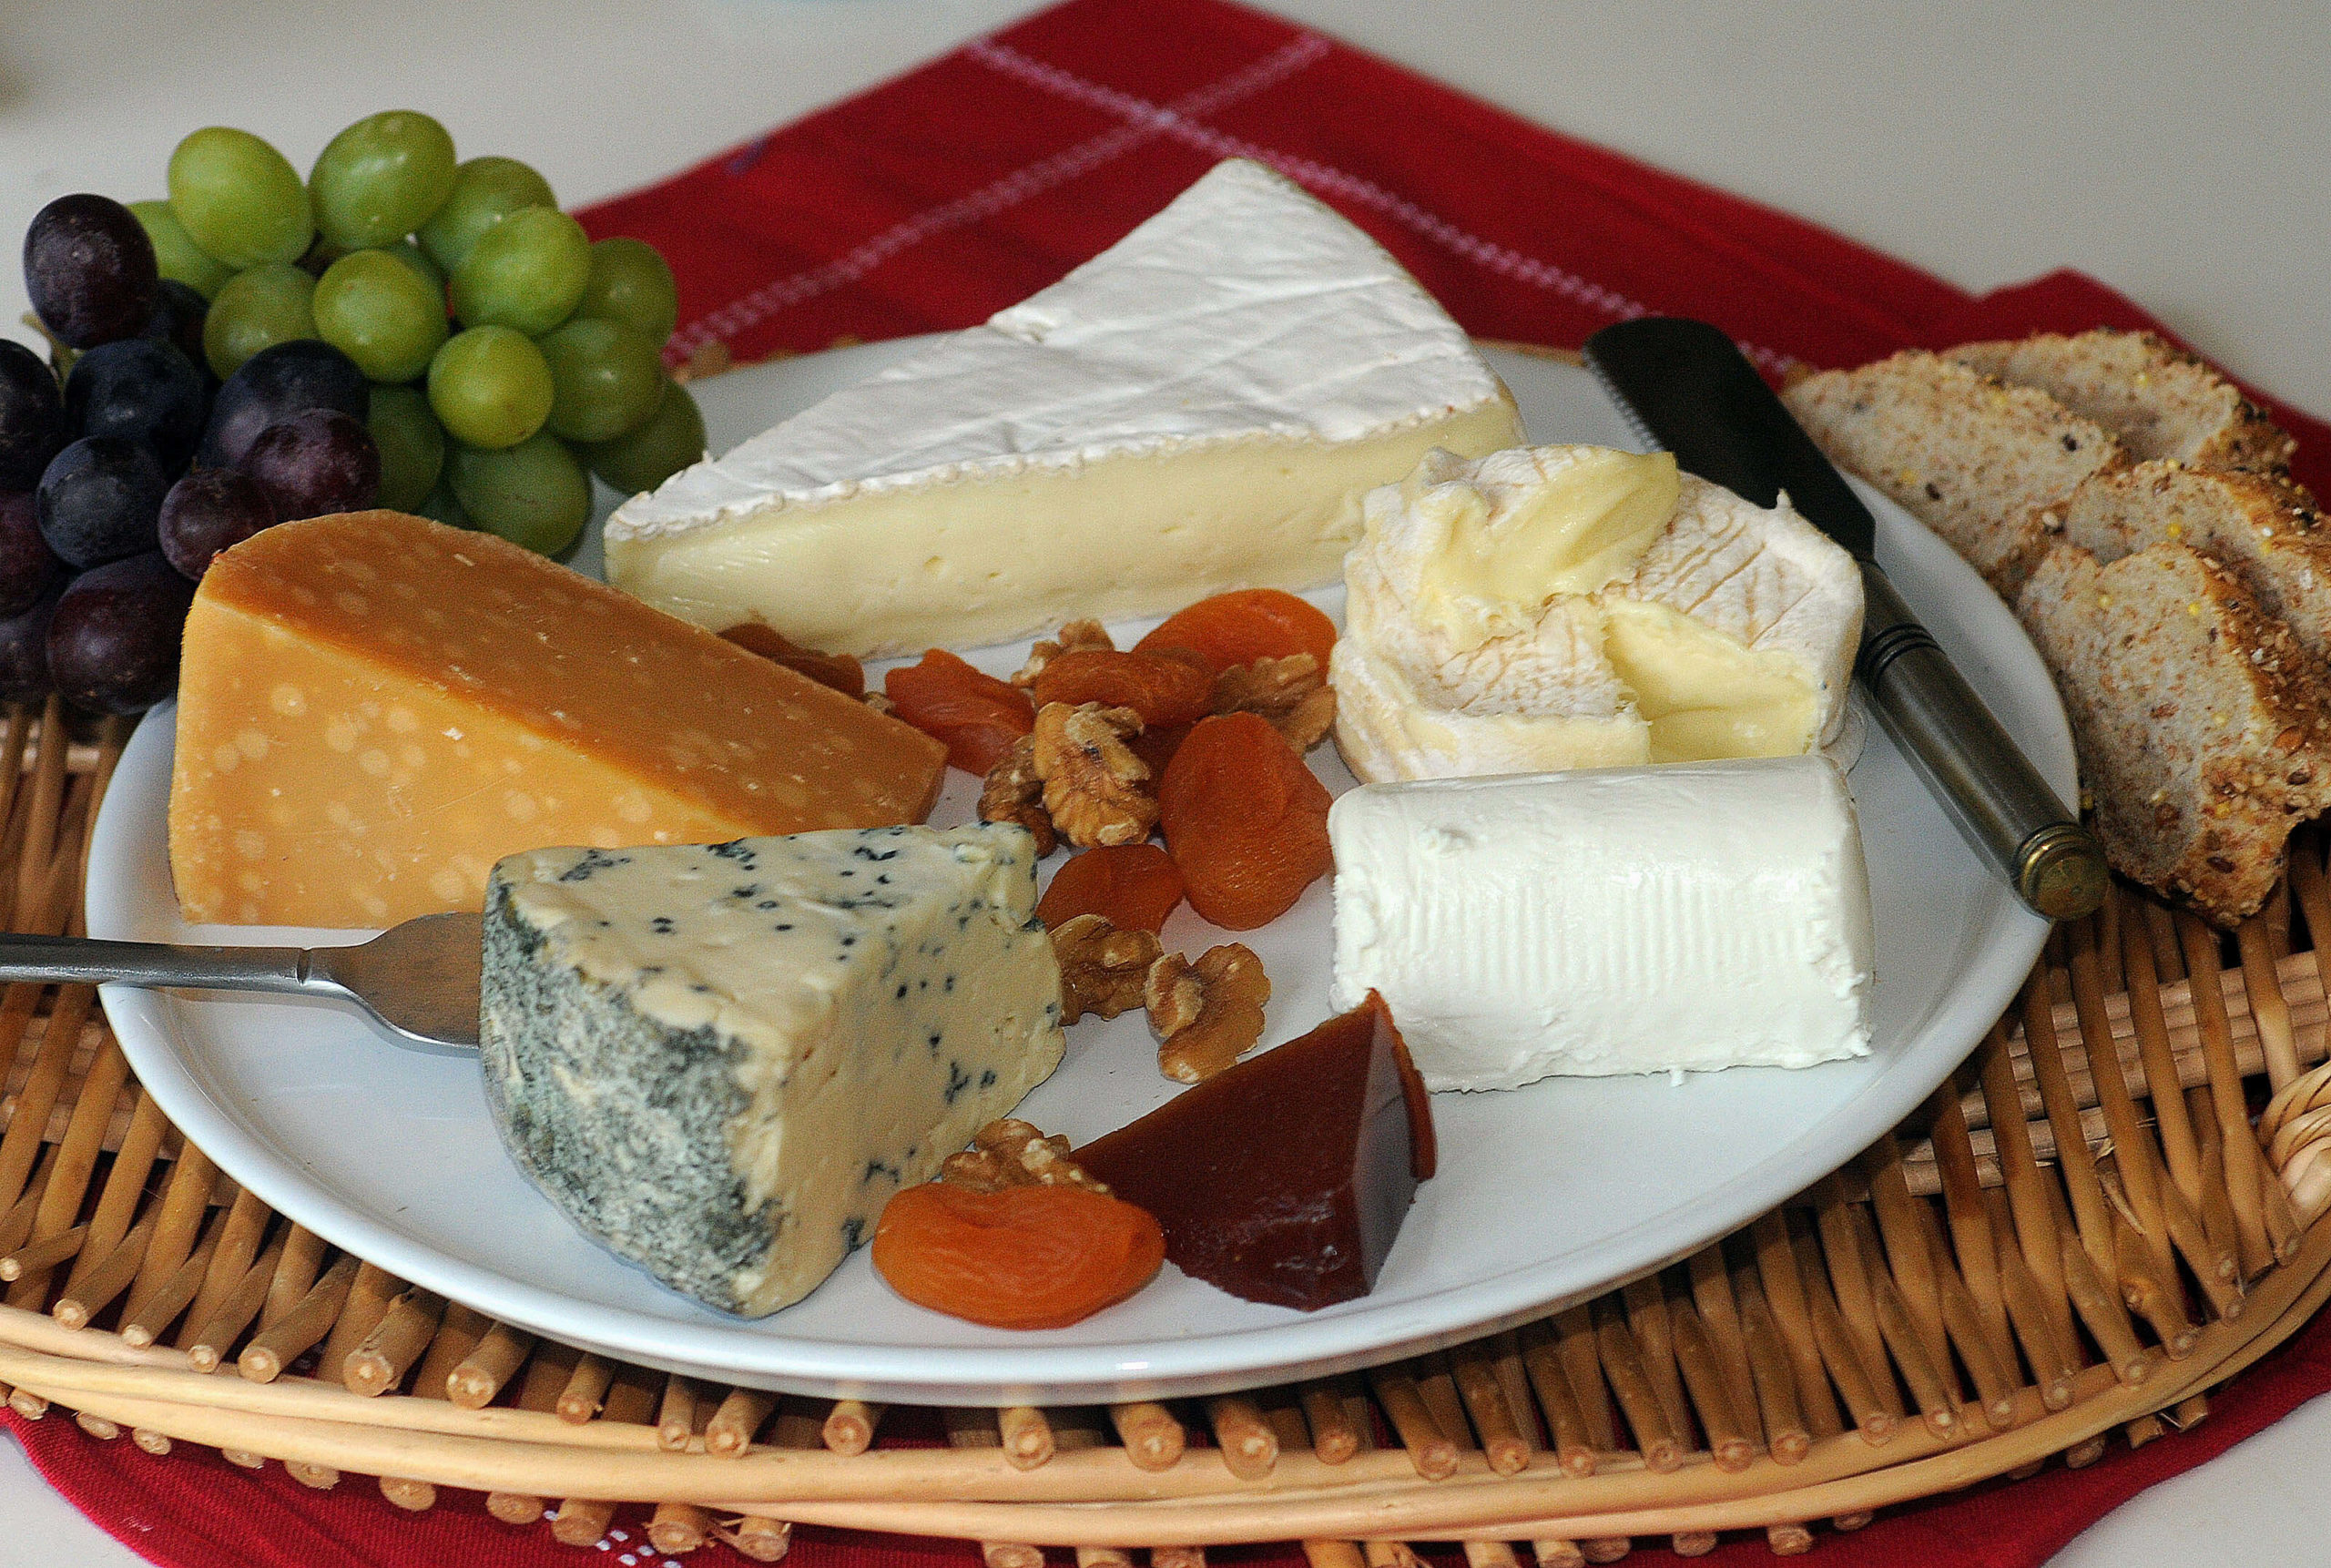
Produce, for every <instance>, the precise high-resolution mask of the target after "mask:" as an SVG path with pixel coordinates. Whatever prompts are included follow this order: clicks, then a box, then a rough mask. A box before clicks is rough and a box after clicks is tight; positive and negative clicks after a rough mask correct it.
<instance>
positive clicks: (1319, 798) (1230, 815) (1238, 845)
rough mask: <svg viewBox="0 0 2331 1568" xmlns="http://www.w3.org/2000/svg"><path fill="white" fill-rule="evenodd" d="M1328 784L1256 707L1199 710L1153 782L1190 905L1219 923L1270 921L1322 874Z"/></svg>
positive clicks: (1329, 861) (1246, 927)
mask: <svg viewBox="0 0 2331 1568" xmlns="http://www.w3.org/2000/svg"><path fill="white" fill-rule="evenodd" d="M1328 804H1329V800H1328V787H1327V786H1326V785H1324V784H1322V783H1320V782H1319V780H1318V779H1317V778H1315V777H1314V776H1313V775H1312V772H1311V769H1308V768H1306V767H1305V766H1304V765H1303V759H1302V758H1300V757H1298V756H1297V755H1296V754H1295V748H1293V747H1291V746H1289V745H1288V743H1287V740H1286V738H1284V737H1283V736H1281V735H1280V734H1279V732H1278V731H1277V729H1275V728H1272V727H1271V723H1270V721H1269V720H1268V719H1267V718H1263V717H1261V716H1260V715H1259V714H1253V713H1226V714H1220V715H1217V716H1216V717H1215V718H1202V719H1200V720H1198V722H1197V723H1196V725H1194V726H1193V727H1192V728H1191V729H1190V733H1189V736H1188V737H1187V738H1186V739H1185V740H1183V742H1182V744H1181V747H1180V748H1179V749H1178V750H1176V752H1175V753H1174V760H1173V762H1172V763H1171V764H1169V765H1168V766H1167V768H1166V769H1165V778H1164V779H1163V780H1161V781H1160V783H1159V786H1158V790H1157V805H1158V812H1159V819H1158V820H1159V821H1160V823H1161V824H1162V825H1163V826H1164V828H1165V848H1166V850H1167V852H1168V853H1170V854H1171V855H1172V856H1173V857H1174V864H1175V865H1176V867H1177V868H1179V869H1180V871H1181V873H1182V884H1183V889H1184V891H1186V893H1187V895H1188V897H1189V901H1190V907H1191V908H1192V909H1194V910H1196V911H1198V913H1200V914H1202V915H1204V916H1205V917H1206V919H1208V920H1210V921H1213V922H1214V923H1215V924H1216V925H1218V926H1221V927H1222V928H1223V929H1224V930H1226V931H1252V930H1254V929H1255V928H1256V927H1257V926H1259V925H1267V924H1268V923H1269V922H1270V921H1274V920H1277V918H1278V917H1279V916H1280V915H1282V914H1284V913H1286V912H1287V911H1288V909H1289V908H1290V907H1291V906H1292V905H1293V904H1294V902H1295V901H1296V900H1297V899H1298V898H1300V897H1301V896H1302V895H1303V890H1304V889H1305V888H1308V887H1309V886H1310V885H1311V884H1312V882H1313V881H1317V880H1318V878H1320V877H1322V876H1325V875H1326V874H1327V873H1328V871H1329V869H1330V868H1331V867H1332V866H1333V865H1334V863H1335V860H1334V856H1333V855H1332V853H1331V852H1330V851H1329V850H1328Z"/></svg>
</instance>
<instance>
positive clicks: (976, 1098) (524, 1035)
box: [479, 826, 1063, 1317]
mask: <svg viewBox="0 0 2331 1568" xmlns="http://www.w3.org/2000/svg"><path fill="white" fill-rule="evenodd" d="M1035 864H1036V850H1035V843H1034V841H1033V840H1032V839H1031V838H1030V837H1029V836H1028V834H1027V832H1026V831H1025V830H1023V829H1020V828H1017V827H1012V826H981V827H970V828H957V829H951V830H939V829H933V828H880V829H874V830H868V831H863V832H860V831H836V832H822V833H798V834H794V835H792V836H790V837H787V838H769V839H739V840H736V841H735V842H734V843H728V844H714V845H710V846H687V847H677V848H647V849H635V850H595V849H558V850H533V851H531V852H529V853H526V854H522V855H513V856H511V857H510V858H509V859H507V860H503V861H502V862H501V863H500V864H499V865H497V866H495V867H494V875H493V879H492V881H491V883H490V885H489V887H488V890H487V894H486V906H485V971H484V1004H483V1006H484V1010H483V1013H482V1016H481V1019H480V1030H479V1041H480V1044H481V1046H482V1048H483V1055H484V1070H485V1084H486V1094H487V1098H488V1100H489V1101H490V1102H491V1104H492V1105H493V1108H494V1118H495V1121H496V1123H497V1124H498V1125H500V1127H501V1129H502V1135H503V1141H504V1143H505V1144H507V1145H509V1148H510V1150H511V1153H512V1154H513V1155H514V1156H516V1158H517V1161H518V1163H519V1165H520V1166H523V1167H524V1169H525V1171H526V1173H527V1175H528V1176H530V1177H531V1178H533V1180H534V1183H535V1184H536V1185H537V1186H540V1187H541V1188H542V1189H543V1191H544V1192H545V1193H546V1194H547V1195H548V1196H550V1198H551V1199H552V1201H553V1202H555V1203H556V1204H557V1205H558V1207H560V1208H561V1209H563V1210H565V1213H566V1215H567V1217H569V1218H571V1219H573V1220H574V1221H575V1224H576V1225H578V1226H580V1227H582V1228H583V1229H584V1230H585V1231H587V1232H588V1233H589V1234H590V1235H592V1236H593V1237H596V1238H597V1239H598V1240H599V1241H601V1242H602V1243H604V1244H605V1245H606V1247H608V1248H610V1249H611V1250H613V1251H615V1252H616V1253H618V1254H620V1255H622V1256H623V1257H626V1258H628V1259H630V1260H631V1261H633V1262H635V1263H636V1264H638V1265H639V1266H640V1267H641V1268H646V1270H647V1271H648V1272H649V1273H651V1274H653V1275H655V1276H656V1278H658V1279H661V1280H662V1281H664V1282H665V1283H666V1284H667V1285H669V1286H670V1287H672V1288H674V1289H676V1290H678V1291H681V1292H683V1293H684V1294H686V1295H688V1296H692V1297H694V1298H696V1299H697V1300H699V1301H703V1302H705V1303H707V1305H710V1306H713V1307H718V1308H720V1309H721V1310H723V1311H727V1312H735V1313H738V1314H741V1315H744V1316H747V1317H758V1316H760V1315H762V1314H764V1313H769V1312H773V1311H775V1310H777V1309H778V1308H780V1307H783V1306H786V1305H787V1304H788V1303H789V1302H793V1301H798V1300H799V1299H800V1298H802V1297H803V1296H806V1295H808V1294H809V1292H810V1291H811V1290H813V1289H815V1288H817V1287H818V1285H819V1282H821V1281H822V1280H823V1279H824V1278H826V1276H827V1275H829V1274H830V1273H832V1272H833V1270H834V1268H835V1267H836V1266H837V1265H838V1264H840V1262H841V1260H842V1258H843V1257H845V1256H846V1255H847V1254H848V1253H849V1252H850V1248H852V1247H856V1246H857V1245H858V1244H859V1243H860V1242H861V1241H864V1240H866V1239H868V1238H869V1237H871V1236H872V1235H873V1231H874V1222H875V1219H876V1217H878V1216H880V1213H881V1212H882V1206H883V1204H884V1203H886V1202H888V1201H889V1199H890V1196H891V1194H892V1193H894V1192H897V1191H898V1190H899V1189H900V1188H901V1186H911V1185H912V1184H914V1183H917V1182H921V1181H925V1180H927V1179H929V1178H930V1177H931V1176H933V1175H934V1174H936V1173H937V1171H938V1169H939V1162H940V1161H941V1160H942V1159H943V1158H945V1157H946V1156H947V1155H948V1154H949V1153H950V1152H952V1151H953V1150H955V1149H959V1148H961V1147H962V1146H963V1145H965V1144H967V1143H969V1142H970V1141H971V1136H972V1131H973V1130H974V1129H975V1128H977V1127H979V1126H980V1125H982V1124H983V1123H985V1122H988V1121H992V1120H993V1119H994V1118H995V1117H997V1116H1000V1115H1004V1114H1005V1113H1006V1112H1008V1111H1010V1110H1011V1109H1012V1108H1013V1106H1014V1105H1017V1104H1019V1102H1020V1100H1021V1099H1022V1097H1023V1096H1024V1095H1026V1094H1027V1093H1028V1091H1029V1090H1031V1089H1033V1088H1034V1087H1035V1086H1036V1085H1037V1084H1040V1083H1042V1082H1043V1080H1044V1079H1045V1077H1046V1076H1048V1075H1049V1074H1051V1073H1052V1070H1053V1069H1054V1067H1056V1066H1058V1065H1059V1064H1060V1059H1061V1051H1062V1046H1063V1042H1062V1037H1061V1021H1060V1015H1061V1007H1060V971H1059V966H1058V964H1057V962H1055V960H1054V957H1053V951H1052V943H1051V941H1050V939H1049V938H1047V937H1046V935H1045V934H1044V929H1043V926H1042V925H1041V924H1039V923H1038V922H1037V921H1036V918H1035V908H1036V875H1035Z"/></svg>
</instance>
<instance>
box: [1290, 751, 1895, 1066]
mask: <svg viewBox="0 0 2331 1568" xmlns="http://www.w3.org/2000/svg"><path fill="white" fill-rule="evenodd" d="M1328 836H1329V838H1330V839H1331V840H1333V842H1334V846H1335V853H1336V944H1335V949H1336V952H1335V980H1334V999H1335V1004H1336V1005H1337V1006H1339V1007H1344V1006H1349V1005H1350V1004H1351V1003H1352V1001H1353V999H1354V998H1364V997H1366V996H1367V994H1368V993H1369V992H1370V991H1376V992H1379V993H1382V994H1383V997H1384V1000H1385V1002H1386V1003H1388V1004H1389V1006H1390V1007H1391V1009H1392V1016H1393V1017H1394V1018H1395V1019H1396V1020H1398V1021H1399V1023H1400V1035H1401V1038H1403V1039H1404V1040H1406V1041H1407V1042H1408V1045H1409V1051H1410V1054H1411V1055H1412V1056H1413V1057H1414V1058H1415V1059H1416V1064H1417V1067H1418V1070H1419V1071H1420V1072H1421V1073H1422V1074H1424V1081H1425V1085H1426V1086H1427V1087H1428V1088H1432V1089H1509V1088H1512V1087H1515V1086H1517V1085H1519V1084H1527V1083H1530V1082H1532V1081H1533V1080H1535V1079H1538V1078H1542V1077H1545V1076H1546V1075H1547V1074H1555V1073H1563V1074H1613V1073H1659V1072H1668V1071H1674V1070H1686V1069H1688V1070H1693V1071H1698V1070H1705V1069H1709V1068H1717V1067H1736V1066H1771V1067H1805V1066H1810V1065H1811V1064H1814V1063H1817V1062H1827V1061H1832V1060H1836V1059H1837V1058H1840V1057H1846V1056H1860V1055H1866V1054H1868V1051H1869V1038H1870V1035H1869V987H1870V977H1871V951H1872V947H1871V928H1870V911H1869V881H1868V872H1867V871H1865V869H1864V866H1863V860H1862V847H1861V835H1860V831H1859V830H1858V827H1857V825H1856V822H1855V818H1854V807H1853V798H1852V797H1851V796H1850V795H1849V794H1847V790H1846V784H1845V779H1844V778H1843V777H1842V776H1841V775H1840V774H1839V772H1838V770H1837V766H1836V765H1835V764H1834V763H1832V762H1830V761H1829V760H1828V759H1827V758H1825V757H1791V758H1776V759H1755V760H1736V761H1727V762H1707V763H1698V764H1689V765H1684V766H1675V767H1659V768H1627V769H1595V770H1591V771H1574V772H1567V773H1552V774H1535V775H1524V776H1518V777H1515V776H1509V777H1505V778H1497V779H1433V780H1428V781H1424V782H1419V783H1408V784H1371V785H1367V786H1364V787H1362V788H1360V789H1354V790H1351V791H1350V792H1349V793H1347V794H1346V795H1344V796H1343V797H1342V798H1341V799H1339V800H1338V801H1337V802H1336V804H1335V806H1334V808H1333V809H1331V810H1330V811H1329V812H1328Z"/></svg>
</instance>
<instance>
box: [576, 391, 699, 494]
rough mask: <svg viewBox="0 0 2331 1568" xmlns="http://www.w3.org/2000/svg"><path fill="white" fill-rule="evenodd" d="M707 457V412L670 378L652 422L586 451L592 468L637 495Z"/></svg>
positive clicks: (618, 486) (620, 488)
mask: <svg viewBox="0 0 2331 1568" xmlns="http://www.w3.org/2000/svg"><path fill="white" fill-rule="evenodd" d="M703 457H704V412H703V411H702V410H700V409H698V408H697V406H696V399H695V398H693V397H690V396H689V395H688V389H687V388H686V387H684V386H682V385H680V384H679V383H678V382H675V381H672V380H669V379H668V378H667V380H666V381H665V382H664V401H663V402H659V403H657V405H656V412H654V413H652V414H649V415H648V416H647V420H646V423H644V424H642V425H640V426H639V428H637V429H636V430H634V431H632V432H631V433H628V434H626V435H619V436H617V437H616V438H615V439H614V440H613V441H603V442H600V443H597V444H596V445H594V446H587V447H585V448H584V449H583V460H584V461H585V463H589V464H590V465H591V472H592V473H595V474H597V475H598V476H599V477H600V478H602V479H604V480H606V482H607V483H608V484H612V485H614V486H615V487H616V489H617V490H620V491H622V492H623V493H624V494H626V495H636V494H639V493H640V492H641V491H643V490H653V489H655V488H656V487H657V485H659V484H663V483H664V481H666V480H667V479H669V478H671V477H672V475H674V474H675V473H678V472H679V471H680V470H681V469H683V468H686V467H687V465H688V464H690V463H697V462H700V461H701V460H702V459H703Z"/></svg>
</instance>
